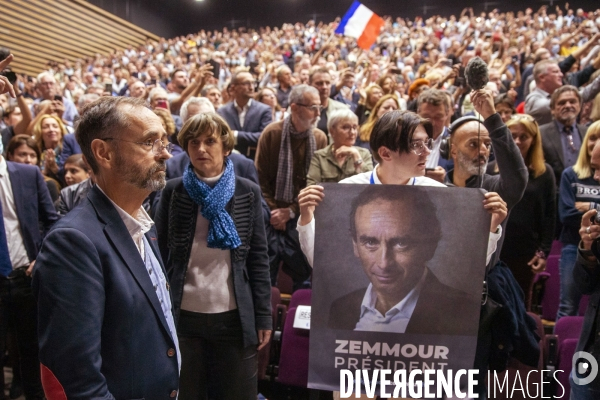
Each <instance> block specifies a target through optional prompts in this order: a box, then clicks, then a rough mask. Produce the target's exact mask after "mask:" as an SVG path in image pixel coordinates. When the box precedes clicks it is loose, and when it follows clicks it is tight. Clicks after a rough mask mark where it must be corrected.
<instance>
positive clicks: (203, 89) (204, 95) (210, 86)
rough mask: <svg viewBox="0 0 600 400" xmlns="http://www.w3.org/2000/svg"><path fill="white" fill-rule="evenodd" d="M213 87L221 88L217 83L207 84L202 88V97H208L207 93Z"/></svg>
mask: <svg viewBox="0 0 600 400" xmlns="http://www.w3.org/2000/svg"><path fill="white" fill-rule="evenodd" d="M213 89H217V90H219V88H218V87H216V86H215V85H206V86H204V87H203V88H202V90H200V96H202V97H206V95H207V94H208V91H209V90H213Z"/></svg>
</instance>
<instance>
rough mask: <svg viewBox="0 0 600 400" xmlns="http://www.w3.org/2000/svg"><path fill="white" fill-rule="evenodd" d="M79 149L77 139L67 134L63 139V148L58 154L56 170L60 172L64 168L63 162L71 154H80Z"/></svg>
mask: <svg viewBox="0 0 600 400" xmlns="http://www.w3.org/2000/svg"><path fill="white" fill-rule="evenodd" d="M80 153H81V147H79V143H77V139H75V135H74V134H68V135H65V136H64V137H63V148H62V152H61V153H60V159H59V160H58V168H60V170H61V171H62V169H63V168H64V167H65V161H67V158H69V157H70V156H72V155H73V154H80Z"/></svg>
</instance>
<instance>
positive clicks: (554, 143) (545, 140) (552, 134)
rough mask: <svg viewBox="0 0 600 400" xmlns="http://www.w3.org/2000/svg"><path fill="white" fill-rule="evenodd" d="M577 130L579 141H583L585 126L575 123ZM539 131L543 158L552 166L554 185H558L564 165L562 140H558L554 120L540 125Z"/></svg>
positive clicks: (558, 135)
mask: <svg viewBox="0 0 600 400" xmlns="http://www.w3.org/2000/svg"><path fill="white" fill-rule="evenodd" d="M577 130H578V131H579V137H580V138H581V143H583V138H584V137H585V133H586V132H587V127H585V126H584V125H580V124H577ZM540 133H541V134H542V148H543V150H544V159H545V160H546V163H548V164H550V166H551V167H552V170H553V171H554V178H555V181H556V186H558V187H560V178H561V177H562V173H563V171H564V170H565V168H566V166H565V160H564V155H563V147H562V141H561V140H560V132H559V131H558V128H557V126H556V123H555V122H554V120H553V121H552V122H550V123H547V124H544V125H542V126H540Z"/></svg>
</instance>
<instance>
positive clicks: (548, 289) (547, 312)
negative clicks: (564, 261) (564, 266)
mask: <svg viewBox="0 0 600 400" xmlns="http://www.w3.org/2000/svg"><path fill="white" fill-rule="evenodd" d="M559 259H560V256H558V255H552V256H549V257H548V261H547V263H546V272H547V273H548V274H550V276H549V277H548V279H547V280H546V285H545V288H544V298H543V299H542V318H543V319H545V320H547V321H554V320H555V319H556V312H557V311H558V304H559V300H560V275H559V272H558V261H559Z"/></svg>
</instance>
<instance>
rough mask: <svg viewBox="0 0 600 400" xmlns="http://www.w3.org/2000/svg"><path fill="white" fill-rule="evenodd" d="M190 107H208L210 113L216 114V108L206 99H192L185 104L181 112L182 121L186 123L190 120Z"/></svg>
mask: <svg viewBox="0 0 600 400" xmlns="http://www.w3.org/2000/svg"><path fill="white" fill-rule="evenodd" d="M190 105H197V106H199V107H202V106H204V107H208V108H210V112H215V106H214V105H213V103H211V102H210V100H208V99H207V98H206V97H192V98H190V99H188V100H186V101H185V103H183V105H182V106H181V109H180V110H179V116H180V117H181V121H183V122H186V121H187V120H188V107H189V106H190Z"/></svg>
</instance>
